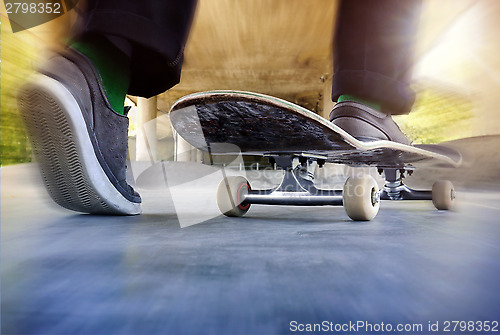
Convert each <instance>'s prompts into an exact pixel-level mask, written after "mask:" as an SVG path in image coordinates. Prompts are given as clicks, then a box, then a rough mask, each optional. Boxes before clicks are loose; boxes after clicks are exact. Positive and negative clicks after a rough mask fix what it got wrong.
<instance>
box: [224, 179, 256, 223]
mask: <svg viewBox="0 0 500 335" xmlns="http://www.w3.org/2000/svg"><path fill="white" fill-rule="evenodd" d="M250 190H251V188H250V184H249V183H248V181H247V180H246V179H245V178H243V177H240V176H231V177H226V178H224V179H223V180H222V181H221V182H220V184H219V188H218V189H217V205H218V206H219V210H220V211H221V213H222V214H224V215H226V216H233V217H234V216H243V215H245V213H246V212H248V210H249V209H250V204H247V203H245V201H244V200H245V196H246V195H247V194H248V191H250Z"/></svg>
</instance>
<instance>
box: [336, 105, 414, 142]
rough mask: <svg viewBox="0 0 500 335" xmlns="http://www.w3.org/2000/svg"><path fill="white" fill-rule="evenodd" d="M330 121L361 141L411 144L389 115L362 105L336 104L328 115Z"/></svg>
mask: <svg viewBox="0 0 500 335" xmlns="http://www.w3.org/2000/svg"><path fill="white" fill-rule="evenodd" d="M330 121H331V122H332V123H334V124H335V125H337V126H339V127H340V128H342V129H343V130H345V131H346V132H348V133H349V134H351V135H352V136H354V137H355V138H357V139H358V140H361V141H378V140H387V141H394V142H399V143H403V144H407V145H410V144H411V141H410V140H409V139H408V137H406V135H405V134H404V133H403V132H402V131H401V129H399V127H398V125H397V124H396V122H394V120H393V119H392V118H391V116H390V115H387V114H384V113H382V112H379V111H378V110H376V109H373V108H371V107H368V106H366V105H364V104H362V103H358V102H354V101H342V102H339V103H337V104H336V105H335V107H333V110H332V112H331V113H330Z"/></svg>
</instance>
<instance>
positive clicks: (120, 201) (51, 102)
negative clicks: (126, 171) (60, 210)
mask: <svg viewBox="0 0 500 335" xmlns="http://www.w3.org/2000/svg"><path fill="white" fill-rule="evenodd" d="M18 106H19V111H20V113H21V115H22V117H23V119H24V122H25V125H26V127H27V130H28V132H29V134H30V138H31V143H32V144H33V150H34V152H35V155H36V158H37V160H38V163H39V166H40V171H41V174H42V178H43V180H44V183H45V186H46V189H47V191H48V193H49V195H50V196H51V197H52V199H53V200H54V201H55V202H56V203H57V204H59V205H60V206H62V207H64V208H67V209H70V210H74V211H78V212H84V213H92V214H112V215H135V214H139V213H140V212H141V207H140V204H139V203H134V202H131V201H129V200H128V199H126V198H125V197H124V196H123V195H122V194H121V193H120V192H119V191H118V190H117V189H116V188H115V187H114V186H113V184H112V183H111V182H110V181H109V178H108V176H107V175H106V173H105V172H104V170H103V169H102V167H101V165H100V164H99V161H98V160H97V157H96V155H95V153H94V149H93V146H92V143H91V141H90V138H89V135H88V133H87V127H86V125H85V121H84V118H83V115H82V114H81V111H80V107H79V105H78V103H77V102H76V100H75V98H74V97H73V95H72V94H71V93H70V92H69V91H68V90H67V89H66V87H65V86H64V85H62V84H61V83H60V82H58V81H57V80H54V79H52V78H50V77H47V76H45V75H42V74H35V75H33V76H32V77H31V78H30V80H29V82H28V84H26V85H25V86H24V87H23V88H22V89H21V90H20V92H19V96H18Z"/></svg>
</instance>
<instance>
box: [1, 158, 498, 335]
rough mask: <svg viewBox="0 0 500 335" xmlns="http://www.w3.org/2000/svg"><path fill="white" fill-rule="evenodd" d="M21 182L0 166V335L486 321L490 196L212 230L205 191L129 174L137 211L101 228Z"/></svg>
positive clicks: (494, 291)
mask: <svg viewBox="0 0 500 335" xmlns="http://www.w3.org/2000/svg"><path fill="white" fill-rule="evenodd" d="M153 168H154V167H153ZM35 170H36V166H34V165H18V166H11V167H4V168H2V169H1V191H2V193H1V223H2V227H1V229H2V231H1V233H2V234H1V243H2V254H1V265H2V273H1V276H2V277H1V280H2V292H1V293H2V306H1V307H2V310H1V312H2V319H1V321H2V324H1V326H2V329H1V330H2V334H292V333H302V332H300V331H299V330H301V329H302V328H301V327H304V329H307V328H306V327H307V324H314V323H321V322H323V321H327V323H325V325H326V324H328V325H330V327H332V328H328V330H332V331H331V332H323V333H330V334H333V333H339V334H348V333H349V334H353V333H356V331H357V333H360V334H361V333H369V332H370V328H364V327H361V326H362V324H359V325H360V327H361V328H358V329H356V331H353V329H352V328H350V329H349V330H350V331H337V332H336V331H335V328H334V327H335V326H334V325H344V324H349V322H357V321H364V322H366V323H370V324H371V325H372V327H373V326H374V327H376V326H377V325H379V326H380V325H381V323H382V322H383V323H384V325H387V324H391V326H393V327H394V329H393V330H395V328H396V326H397V324H398V323H401V324H406V323H408V324H410V325H416V327H417V328H414V330H413V331H406V332H404V331H403V332H399V333H403V334H419V333H422V334H423V333H429V331H428V327H429V322H430V323H431V324H435V323H436V322H439V324H438V326H439V332H440V333H443V332H444V331H445V329H444V327H445V326H446V324H445V322H446V321H490V322H491V321H496V322H498V321H500V280H499V278H500V244H499V242H498V241H499V237H500V220H499V219H498V218H499V216H500V206H499V205H498V203H499V201H500V193H499V191H498V190H495V189H489V190H488V191H484V190H471V188H460V189H459V193H458V196H459V200H458V203H457V206H456V209H455V210H454V211H437V210H435V209H434V208H433V206H432V204H431V203H429V202H422V201H416V202H383V203H382V206H381V210H380V212H379V214H378V216H377V217H376V218H375V219H374V220H373V221H371V222H351V221H350V220H349V219H348V217H347V216H346V214H345V213H344V210H343V208H342V207H317V208H307V207H281V206H278V207H271V206H254V207H252V208H251V209H250V211H249V213H248V214H247V216H245V217H243V218H226V217H222V216H218V214H217V209H216V208H214V203H215V202H214V200H213V197H212V195H213V192H214V191H213V187H212V186H213V185H212V184H213V183H212V184H210V183H211V182H207V183H205V184H203V183H198V186H199V187H198V189H193V188H191V189H189V188H188V187H186V185H187V184H186V183H188V182H189V181H186V180H185V181H183V182H178V183H177V184H176V183H173V184H172V185H171V190H170V191H169V192H167V191H165V188H163V189H162V187H161V178H159V177H158V174H154V176H156V178H159V179H157V182H156V183H155V177H152V175H151V174H150V175H149V179H148V178H146V177H148V175H147V174H142V178H141V179H137V183H138V184H141V185H142V187H143V189H142V191H141V193H142V195H143V200H144V213H143V214H142V215H140V216H134V217H105V216H90V215H82V214H78V213H73V212H69V211H66V210H64V209H61V208H58V207H56V206H55V205H53V204H52V203H51V202H50V200H49V199H47V195H46V194H45V192H44V190H43V188H42V187H41V185H40V182H39V179H38V177H37V176H36V173H35ZM195 170H196V167H195V168H192V169H191V170H189V168H187V167H185V168H182V169H180V168H178V167H177V169H173V170H172V171H170V172H169V170H168V169H163V171H166V174H167V175H168V174H169V173H170V174H174V175H178V176H182V175H185V174H186V173H187V174H189V173H195V172H193V171H195ZM176 171H177V172H176ZM186 171H187V172H186ZM210 171H212V170H210ZM202 175H203V173H202ZM215 177H217V173H214V175H213V178H211V179H210V178H208V179H210V180H212V179H213V180H215V179H216V178H215ZM179 178H180V177H179ZM208 179H207V180H208ZM155 184H156V187H155ZM174 184H176V185H174ZM183 184H184V186H182V185H183ZM209 184H210V185H212V186H209ZM141 185H138V186H141ZM158 185H160V186H158ZM207 185H208V186H207ZM193 218H194V219H193ZM190 220H191V221H190ZM181 226H182V227H184V228H181ZM294 322H295V323H294ZM329 322H333V323H332V324H329ZM418 325H422V327H423V328H422V329H419V328H418ZM407 326H408V325H407ZM311 327H313V325H311ZM365 327H366V326H365ZM408 327H409V326H408ZM452 328H453V327H451V329H452ZM498 329H499V328H498V327H497V330H498ZM371 330H372V332H373V333H376V331H375V330H373V329H371ZM456 330H457V332H455V333H458V330H459V328H457V329H456ZM476 330H477V329H476ZM394 333H396V331H394ZM450 333H453V332H450ZM471 333H481V332H471Z"/></svg>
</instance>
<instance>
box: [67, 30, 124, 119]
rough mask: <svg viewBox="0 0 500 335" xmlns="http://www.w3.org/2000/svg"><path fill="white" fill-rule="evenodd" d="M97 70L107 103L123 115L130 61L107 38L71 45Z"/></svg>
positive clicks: (85, 40)
mask: <svg viewBox="0 0 500 335" xmlns="http://www.w3.org/2000/svg"><path fill="white" fill-rule="evenodd" d="M71 47H72V48H74V49H76V50H78V51H80V52H81V53H82V54H84V55H85V56H87V57H88V58H89V59H90V60H91V61H92V63H93V64H94V66H95V67H96V68H97V71H98V72H99V75H100V76H101V80H102V84H103V86H104V90H105V91H106V95H107V96H108V100H109V103H110V104H111V107H112V108H113V110H115V112H117V113H119V114H122V115H123V114H124V104H125V96H126V95H127V90H128V87H129V84H130V59H129V58H128V57H127V55H125V54H124V53H123V52H122V51H121V50H120V49H118V48H117V47H116V46H115V45H114V44H113V43H111V42H110V41H109V40H108V39H107V38H105V37H100V36H92V37H88V38H85V39H83V40H81V41H76V42H74V43H72V44H71Z"/></svg>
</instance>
